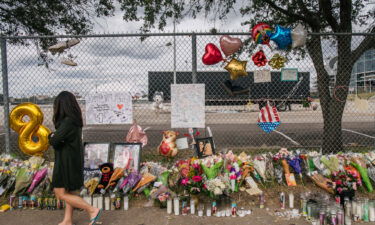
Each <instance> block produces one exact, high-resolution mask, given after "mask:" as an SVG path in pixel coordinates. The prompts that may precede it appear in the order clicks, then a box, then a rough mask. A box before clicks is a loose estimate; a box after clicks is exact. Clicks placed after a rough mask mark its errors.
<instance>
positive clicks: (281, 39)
mask: <svg viewBox="0 0 375 225" xmlns="http://www.w3.org/2000/svg"><path fill="white" fill-rule="evenodd" d="M270 39H271V40H272V41H274V42H275V43H276V44H277V47H278V48H279V49H286V48H287V47H288V46H290V45H291V44H292V35H291V29H290V28H285V27H282V26H280V25H276V32H275V33H273V34H272V35H271V37H270Z"/></svg>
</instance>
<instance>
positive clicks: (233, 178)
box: [229, 174, 237, 180]
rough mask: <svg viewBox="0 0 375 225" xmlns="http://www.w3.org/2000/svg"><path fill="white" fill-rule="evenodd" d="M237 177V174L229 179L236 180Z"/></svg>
mask: <svg viewBox="0 0 375 225" xmlns="http://www.w3.org/2000/svg"><path fill="white" fill-rule="evenodd" d="M236 178H237V177H236V175H235V174H232V175H230V177H229V179H231V180H235V179H236Z"/></svg>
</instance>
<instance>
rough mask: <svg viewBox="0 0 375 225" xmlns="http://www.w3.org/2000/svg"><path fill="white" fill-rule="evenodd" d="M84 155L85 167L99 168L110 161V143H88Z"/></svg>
mask: <svg viewBox="0 0 375 225" xmlns="http://www.w3.org/2000/svg"><path fill="white" fill-rule="evenodd" d="M84 155H85V156H84V167H85V168H90V169H97V168H98V167H99V165H101V164H103V163H106V162H108V156H109V143H86V144H85V153H84Z"/></svg>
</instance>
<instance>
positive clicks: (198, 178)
mask: <svg viewBox="0 0 375 225" xmlns="http://www.w3.org/2000/svg"><path fill="white" fill-rule="evenodd" d="M191 179H192V180H193V181H194V182H200V181H201V180H202V177H201V176H194V177H192V178H191Z"/></svg>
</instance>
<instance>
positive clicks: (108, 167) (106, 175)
mask: <svg viewBox="0 0 375 225" xmlns="http://www.w3.org/2000/svg"><path fill="white" fill-rule="evenodd" d="M99 169H100V171H101V172H102V177H101V178H100V181H99V184H98V186H97V188H96V191H95V192H96V193H101V190H104V189H105V188H106V187H107V186H108V183H109V180H110V179H111V176H112V174H113V164H112V163H104V164H102V165H100V166H99Z"/></svg>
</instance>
